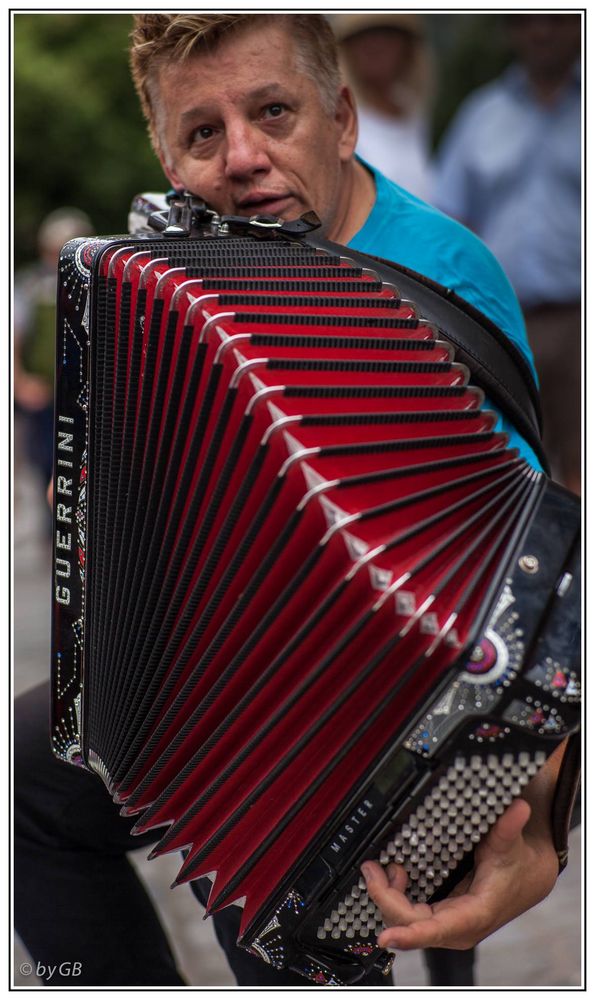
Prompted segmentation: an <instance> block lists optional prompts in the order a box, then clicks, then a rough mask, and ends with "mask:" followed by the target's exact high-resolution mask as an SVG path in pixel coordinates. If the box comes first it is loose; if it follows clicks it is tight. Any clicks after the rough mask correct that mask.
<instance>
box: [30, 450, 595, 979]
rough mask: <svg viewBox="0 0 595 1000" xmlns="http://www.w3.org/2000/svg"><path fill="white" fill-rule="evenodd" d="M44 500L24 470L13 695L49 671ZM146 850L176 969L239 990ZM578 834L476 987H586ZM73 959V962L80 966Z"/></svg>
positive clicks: (170, 866) (490, 950) (495, 947)
mask: <svg viewBox="0 0 595 1000" xmlns="http://www.w3.org/2000/svg"><path fill="white" fill-rule="evenodd" d="M44 514H45V511H43V510H42V509H41V504H40V500H39V494H38V491H37V489H36V485H35V483H34V481H33V479H32V474H31V472H30V471H29V469H28V468H27V466H25V465H23V463H22V462H21V463H19V464H18V467H17V476H16V482H15V558H14V565H15V593H14V598H15V680H14V690H15V694H18V693H20V692H21V691H25V690H26V689H27V688H29V687H32V686H33V685H35V684H38V683H39V682H40V681H42V680H44V679H45V678H46V677H47V674H48V670H49V627H50V626H49V616H50V611H49V607H50V605H49V597H50V550H49V542H48V541H47V539H46V537H45V534H44V533H43V529H42V528H41V527H40V525H42V524H43V515H44ZM145 854H146V851H139V852H137V853H136V854H135V855H134V856H133V858H134V862H135V864H136V865H137V866H138V868H139V870H140V872H141V874H142V877H143V879H144V881H145V883H146V885H147V886H148V888H149V891H150V893H151V894H152V896H153V898H154V901H155V905H156V907H157V909H158V911H159V914H160V916H161V919H162V922H163V924H164V926H165V927H166V929H167V932H168V934H169V937H170V940H171V942H172V946H173V950H174V952H175V954H176V957H177V960H178V967H179V969H180V971H181V973H182V975H184V977H185V978H186V980H187V981H188V984H189V985H192V986H201V987H208V986H220V987H225V986H228V987H229V986H234V985H235V980H234V978H233V976H232V974H231V972H230V971H229V969H228V967H227V963H226V961H225V958H224V956H223V952H222V951H221V949H220V948H219V947H218V945H217V943H216V941H215V937H214V934H213V929H212V926H211V923H210V921H208V920H203V919H202V911H201V909H200V907H199V906H198V903H197V902H196V900H195V899H194V897H193V896H192V894H191V892H190V890H189V889H188V887H187V886H180V887H179V888H177V889H176V890H175V891H173V892H172V891H170V889H169V886H170V884H171V882H172V880H173V878H174V876H175V874H176V873H177V870H178V868H179V860H178V858H177V857H176V856H175V855H171V856H167V857H164V858H159V859H157V860H155V861H151V862H148V861H146V860H145ZM581 884H582V882H581V863H580V829H577V830H575V831H574V832H573V834H572V840H571V853H570V862H569V864H568V868H567V869H566V871H565V872H564V874H563V875H562V876H561V878H560V880H559V882H558V884H557V886H556V888H555V890H554V892H553V893H552V894H551V896H550V897H549V898H548V899H547V900H545V901H544V902H543V903H542V904H541V905H540V906H538V907H536V908H535V909H533V910H531V911H530V913H527V914H525V915H524V916H523V917H520V918H519V919H518V920H517V921H515V922H514V923H512V924H509V925H508V926H507V927H503V928H502V929H501V930H500V931H498V932H497V933H496V934H494V935H493V936H492V937H491V938H489V939H488V940H487V941H485V942H484V943H483V944H482V945H481V946H480V947H479V949H478V959H477V972H476V982H477V985H478V986H484V987H490V986H500V987H516V986H519V987H528V986H530V987H538V986H543V987H548V986H549V987H552V986H553V987H579V986H580V984H581V926H582V920H581ZM74 957H75V956H73V960H74ZM27 960H28V956H27V954H26V952H25V951H24V949H23V947H22V945H21V944H20V942H19V941H18V940H17V941H16V942H15V956H14V970H15V971H14V981H15V985H16V986H22V987H23V986H27V987H32V986H39V987H40V988H42V987H41V983H39V982H38V981H36V980H35V977H33V976H23V975H22V974H21V973H20V972H19V968H20V966H21V964H22V963H23V962H26V961H27ZM395 970H396V971H395V975H396V982H397V983H398V985H399V986H400V987H408V986H413V987H415V986H418V987H419V986H424V985H425V984H426V978H425V970H424V966H423V963H422V959H421V956H420V955H419V953H417V952H411V953H408V954H403V955H400V956H399V957H398V958H397V962H396V966H395Z"/></svg>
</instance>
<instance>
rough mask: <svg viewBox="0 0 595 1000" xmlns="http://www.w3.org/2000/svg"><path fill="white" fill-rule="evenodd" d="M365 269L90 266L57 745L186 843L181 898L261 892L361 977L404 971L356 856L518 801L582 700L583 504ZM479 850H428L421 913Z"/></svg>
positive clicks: (282, 934)
mask: <svg viewBox="0 0 595 1000" xmlns="http://www.w3.org/2000/svg"><path fill="white" fill-rule="evenodd" d="M81 247H82V249H81ZM94 256H95V262H94V263H93V258H94ZM349 256H350V255H349V251H346V252H345V255H344V257H339V256H338V255H335V256H334V255H333V254H332V253H329V251H328V250H327V249H325V251H324V252H322V251H321V250H320V249H318V248H316V247H315V246H314V247H313V246H312V245H308V244H301V243H299V242H291V241H288V240H287V239H285V238H284V237H283V236H282V235H279V234H272V235H271V234H268V235H266V236H264V237H263V236H260V237H259V238H258V239H256V238H253V237H251V236H241V237H237V238H236V237H235V236H233V235H232V236H229V237H223V236H219V237H215V236H213V235H209V236H208V237H205V238H199V239H196V238H191V239H186V240H177V239H176V240H173V241H168V239H166V238H162V239H150V240H143V239H137V240H134V239H131V240H130V241H128V242H127V241H124V240H121V241H115V242H110V241H95V242H94V243H90V244H80V243H76V244H74V245H72V246H71V245H68V246H67V247H66V248H65V251H64V252H63V257H62V261H61V270H62V271H63V272H66V271H67V270H68V272H69V273H70V271H71V270H73V269H74V271H73V273H75V272H76V274H78V277H77V280H78V281H79V283H80V286H81V295H80V296H79V299H80V298H81V297H82V296H83V295H87V294H90V304H91V308H90V309H88V316H89V319H88V320H87V319H85V323H88V327H89V328H88V330H87V329H86V328H85V338H84V340H83V333H82V329H83V328H82V326H81V320H82V317H78V319H77V318H76V317H74V316H73V313H72V308H71V306H70V305H69V304H68V302H69V301H70V300H68V301H67V300H66V297H64V298H63V299H62V300H61V304H60V308H61V313H60V324H61V325H60V326H59V338H61V339H60V340H59V343H60V344H61V349H62V360H61V361H60V362H59V370H58V375H59V381H58V422H57V450H56V456H57V459H56V461H57V465H56V476H57V479H56V482H57V487H58V490H57V492H58V496H57V505H56V526H57V542H56V550H55V572H56V578H55V583H56V591H55V592H56V601H55V607H54V640H53V655H54V722H53V741H54V748H55V751H56V753H57V754H58V756H60V757H63V758H64V759H68V760H71V761H72V762H75V763H81V764H84V765H85V766H87V767H90V768H91V769H93V770H96V771H97V772H98V773H99V774H101V775H102V777H103V779H104V781H105V782H106V784H107V785H108V787H109V789H110V791H111V793H112V795H113V796H114V798H115V799H116V801H118V802H119V803H120V804H121V805H122V807H123V811H124V812H125V813H127V814H130V815H135V816H136V817H137V819H136V827H135V829H136V830H137V832H143V831H146V830H148V829H152V828H155V829H156V836H157V835H158V836H159V842H158V844H157V847H156V848H155V850H154V852H153V853H154V855H158V854H160V853H163V852H165V851H170V850H175V849H177V848H181V847H184V848H187V854H186V857H185V860H184V863H183V865H182V868H181V870H180V873H179V875H178V879H177V881H185V880H188V879H191V878H196V877H199V876H202V875H204V874H207V873H215V875H214V878H215V882H214V888H213V891H212V894H211V900H210V907H211V909H216V908H218V907H220V906H223V905H228V904H230V903H232V902H234V900H237V899H241V901H242V905H243V917H242V927H241V935H242V937H241V940H242V943H243V944H244V946H245V947H248V948H249V949H251V950H252V951H253V952H254V953H256V954H259V955H260V956H261V957H266V958H267V959H268V960H270V961H273V963H274V964H275V963H276V964H279V965H280V966H288V967H291V968H294V969H297V970H298V971H300V972H301V973H302V974H303V975H306V976H309V977H311V978H316V977H318V980H320V977H321V976H322V977H323V978H325V979H326V981H329V982H343V983H349V982H353V981H354V980H356V979H357V978H358V977H359V976H360V975H362V974H363V972H364V971H365V969H366V968H369V967H370V966H371V965H373V964H377V965H378V966H379V967H380V966H382V965H384V964H386V956H385V955H384V954H383V953H382V952H381V951H380V949H378V948H377V947H375V945H374V941H373V935H374V934H375V933H376V931H377V930H378V928H379V926H380V923H379V921H380V919H381V918H380V915H379V914H378V913H377V912H376V911H374V909H373V908H372V909H371V910H370V913H369V914H368V916H367V917H366V918H365V919H363V918H360V917H358V919H357V921H355V920H354V922H353V923H352V924H351V925H350V926H349V927H347V924H345V926H343V924H341V926H339V925H336V924H335V922H334V920H333V919H332V918H331V914H332V913H334V912H335V910H334V907H335V906H336V905H338V903H339V902H340V903H341V905H342V906H344V905H346V904H345V903H344V902H343V901H344V900H347V901H348V902H349V901H350V900H351V902H353V900H355V898H356V895H353V894H352V890H353V892H354V893H356V894H357V892H358V891H359V890H358V889H357V880H358V874H357V873H358V864H359V862H360V861H361V860H362V859H363V858H365V857H369V856H381V857H382V856H386V857H388V856H389V854H388V853H387V851H386V850H385V845H386V844H388V845H389V847H390V846H391V845H392V847H391V850H394V852H395V854H394V856H397V855H396V852H397V851H398V850H400V847H399V845H398V843H397V841H398V839H399V837H401V836H402V835H401V832H400V831H402V830H403V829H405V826H406V821H407V817H408V816H409V815H410V813H411V810H412V809H414V810H417V812H416V816H418V814H419V816H421V815H422V813H423V809H424V808H425V807H424V805H423V803H424V801H425V800H426V799H427V800H428V801H432V802H433V801H434V799H433V798H432V795H433V790H434V789H437V788H438V785H437V784H436V782H438V781H440V780H445V781H446V778H441V777H440V775H445V774H446V773H447V772H448V773H449V774H450V773H451V771H452V774H455V773H459V772H458V771H457V767H458V768H460V769H461V768H462V769H463V770H464V769H465V768H471V769H473V768H476V764H475V763H473V764H472V763H471V762H472V761H476V760H479V761H480V765H477V766H478V767H484V769H485V768H487V771H486V773H487V772H489V773H490V774H492V775H497V776H498V778H497V779H494V780H498V781H499V780H502V782H503V786H502V792H501V794H499V797H498V796H496V798H494V802H495V803H496V805H497V807H498V809H500V811H501V810H502V809H503V808H504V804H505V802H507V801H510V799H511V797H512V796H514V794H518V791H515V789H517V787H518V788H519V789H520V787H521V784H522V782H525V781H527V780H529V777H530V774H531V773H533V771H534V770H535V769H536V768H537V766H538V765H539V763H540V762H542V761H543V760H545V758H546V756H547V754H548V753H549V752H550V751H551V749H553V747H554V746H555V745H557V743H558V742H559V741H560V740H561V739H563V738H564V736H565V735H566V734H567V733H568V732H570V731H571V730H572V729H573V728H574V727H575V726H576V721H577V713H578V673H577V664H576V662H575V654H574V652H567V651H565V653H564V655H562V654H560V652H559V647H560V642H559V634H560V626H559V623H558V624H557V625H556V627H555V628H554V625H553V624H552V625H551V626H550V624H549V622H550V619H551V616H550V611H549V608H550V607H552V606H553V604H552V596H551V595H552V594H554V593H555V592H556V587H557V586H558V585H559V581H560V579H565V575H564V574H566V576H567V577H568V578H569V580H572V579H573V574H575V573H576V570H575V569H571V568H570V567H571V562H570V559H571V556H570V551H571V549H572V547H573V544H574V540H575V538H576V535H577V530H578V521H577V517H576V512H575V510H574V508H573V506H572V503H571V502H570V501H569V499H568V497H567V496H566V495H565V494H564V493H563V492H562V491H560V490H557V489H556V488H554V487H552V486H551V485H546V484H545V482H544V477H543V476H542V475H539V474H537V473H535V472H533V471H532V470H531V469H530V468H529V466H527V464H526V463H525V462H524V461H523V460H522V459H520V458H519V457H518V453H517V452H516V451H515V450H514V449H511V448H510V447H509V446H508V440H507V437H506V435H505V434H504V433H502V432H501V431H500V430H499V424H498V423H497V417H496V415H495V414H494V413H492V412H490V409H489V407H488V406H487V405H486V402H485V399H484V395H483V392H482V391H481V390H480V389H478V388H476V387H475V386H474V385H472V384H470V373H469V370H468V368H467V367H466V366H465V365H463V364H461V363H460V362H459V361H458V360H457V358H456V355H455V353H454V350H453V348H452V347H451V346H450V343H449V330H448V321H449V316H448V313H446V314H445V321H444V322H442V321H441V322H440V324H438V325H437V324H435V323H427V322H426V321H425V320H424V319H423V318H422V317H423V312H422V311H421V310H419V308H418V307H417V306H416V305H415V303H414V302H405V301H402V300H401V296H400V293H399V275H398V273H397V272H395V280H394V284H387V283H386V272H385V271H383V280H381V279H380V278H379V277H378V276H377V274H375V271H374V266H375V265H374V262H373V261H372V260H369V261H367V260H364V259H360V258H359V255H355V256H357V257H358V260H357V262H355V263H354V262H353V260H350V259H349ZM85 261H86V264H85V267H83V266H82V264H81V262H85ZM91 265H92V266H91ZM77 267H78V272H77V271H76V268H77ZM452 322H453V323H456V314H455V317H453V318H452ZM76 323H78V327H76ZM79 328H80V329H81V336H80V337H79V336H78V335H77V336H75V337H74V338H73V337H71V333H70V331H71V329H74V332H75V333H77V331H78V329H79ZM454 332H455V333H456V330H455V331H454ZM87 334H88V336H87ZM69 338H70V340H71V341H72V343H71V342H70V340H69ZM87 339H88V341H89V343H90V348H89V355H88V356H87V355H86V354H85V353H84V352H83V351H82V350H81V349H80V344H81V343H83V342H86V340H87ZM454 339H455V340H456V336H455V337H454ZM75 343H76V345H79V346H78V347H75ZM75 350H78V351H79V354H80V360H79V370H78V372H77V371H76V370H75V367H74V366H73V365H72V363H70V364H69V361H70V358H71V356H72V357H74V352H75ZM69 352H70V353H69ZM87 400H88V402H87ZM87 437H88V455H87ZM60 462H62V465H60ZM62 469H68V470H71V469H72V470H73V471H72V472H70V471H69V476H70V478H69V479H66V477H65V476H63V477H62V479H58V476H59V475H60V473H61V470H62ZM77 474H78V475H79V478H78V480H77V481H76V486H75V485H74V481H75V478H76V475H77ZM68 484H70V485H68ZM60 489H62V491H63V493H64V496H66V495H67V493H66V490H67V489H70V495H72V496H73V499H72V501H69V503H70V506H67V504H66V503H64V502H63V501H62V500H61V497H60V495H59V491H60ZM75 493H76V496H74V494H75ZM561 511H563V512H564V514H563V516H562V515H561ZM75 519H76V532H77V540H78V548H77V550H76V555H75V554H74V553H73V554H72V555H69V556H68V557H66V555H65V554H63V552H62V551H61V550H62V549H64V551H65V550H66V547H67V544H68V545H69V546H71V544H72V543H71V537H72V532H70V534H69V533H67V529H70V526H72V525H74V524H75ZM552 524H553V527H552ZM546 525H547V528H546V527H545V526H546ZM73 530H74V529H73ZM526 546H529V548H528V549H527V548H526ZM523 553H525V554H524V555H523ZM534 565H537V569H536V570H535V571H533V570H532V569H531V567H533V566H534ZM565 586H566V590H565V591H564V593H565V594H566V592H568V593H569V594H571V595H574V594H575V592H576V591H575V590H573V588H572V586H570V585H565ZM572 599H573V600H575V597H573V598H572ZM558 601H560V598H558ZM566 601H568V602H569V606H570V598H569V597H566ZM556 606H558V605H556ZM544 608H546V609H547V610H545V611H544ZM521 610H522V615H521V614H520V612H521ZM575 617H576V616H574V618H575ZM574 618H573V612H572V611H571V612H570V615H569V619H572V620H574ZM552 620H553V619H552ZM556 621H557V619H556ZM575 631H576V630H575ZM544 636H547V642H546V639H544ZM556 637H558V638H556ZM535 643H537V644H536V645H535V649H536V650H537V649H539V651H540V652H539V660H537V659H536V657H537V653H535V654H534V653H533V652H532V650H533V646H534V644H535ZM544 643H546V646H545V648H548V646H547V643H549V644H550V646H549V648H551V647H552V643H557V645H556V656H557V657H558V659H556V660H555V664H556V667H555V670H554V669H553V668H551V667H550V666H548V665H543V664H542V661H543V649H544ZM550 659H551V658H550ZM544 662H545V661H544ZM552 662H553V661H552ZM534 677H535V678H538V684H536V683H535V681H534V680H533V678H534ZM554 677H555V681H554V679H553V678H554ZM83 679H84V683H83ZM544 685H545V687H544ZM544 691H545V692H546V693H547V700H544ZM563 692H568V693H567V694H565V693H563ZM444 706H449V707H448V709H445V708H444ZM486 754H491V755H492V756H491V757H490V758H489V760H490V761H492V763H491V764H489V766H488V765H487V764H486V763H485V761H487V760H488V757H487V756H486ZM506 755H508V756H506ZM505 758H506V761H507V760H508V759H509V758H511V759H513V761H516V760H518V761H519V763H518V764H517V763H515V764H514V765H513V766H514V767H515V768H517V770H518V774H519V778H518V781H517V783H516V784H514V783H513V785H510V781H509V778H508V777H506V775H507V774H508V773H509V772H508V771H507V767H508V764H506V763H505V762H504V761H505ZM481 761H484V763H483V764H482V763H481ZM494 761H495V762H496V763H494ZM527 761H528V763H527ZM455 764H456V766H455ZM449 768H450V770H449ZM490 768H491V770H490ZM532 769H533V771H532ZM466 773H467V772H466V771H465V774H466ZM475 773H476V772H475V771H473V774H475ZM478 773H479V772H478ZM481 773H482V774H483V771H482V772H481ZM511 773H512V772H511ZM516 773H517V772H516V771H515V774H516ZM502 776H503V777H502ZM449 780H450V779H449ZM454 780H455V779H454V778H453V781H454ZM477 780H480V779H477ZM490 780H492V779H490ZM515 780H516V779H515ZM473 782H476V779H475V778H473V780H472V781H470V783H471V784H473ZM519 782H521V784H519ZM468 783H469V782H468ZM455 786H456V782H455V785H453V788H455ZM449 787H450V786H449ZM473 787H475V785H474V786H473ZM511 787H512V788H513V791H512V792H511V791H510V790H509V789H510V788H511ZM455 790H456V788H455ZM437 794H438V793H437ZM453 794H454V793H453ZM432 808H434V807H432ZM465 808H466V807H465V805H464V803H463V802H462V801H461V806H460V809H461V816H466V815H467V813H466V812H465ZM490 808H491V812H490V813H489V816H490V822H493V821H494V820H495V818H496V816H497V811H495V809H496V806H494V808H492V807H490ZM354 816H357V817H359V818H358V820H357V823H355V824H354V820H353V817H354ZM350 817H352V818H351V819H350ZM464 822H465V823H467V822H468V821H467V819H465V821H464ZM482 823H484V825H485V821H484V820H483V819H482ZM356 827H357V829H356ZM488 827H489V823H488ZM461 830H462V827H461ZM473 836H474V837H475V833H474V834H473ZM391 837H392V838H394V839H393V840H391ZM465 837H466V838H467V839H465ZM470 837H471V834H469V835H468V834H467V833H465V834H463V833H461V834H460V842H461V843H464V847H463V848H461V849H460V850H459V848H458V847H457V849H456V852H455V853H456V864H455V865H454V867H453V868H448V870H447V869H445V868H444V861H443V860H441V858H440V857H439V856H438V854H437V855H436V856H435V857H434V855H433V854H432V850H433V849H432V848H431V845H428V848H427V849H428V852H429V854H428V857H431V858H432V859H433V860H432V861H431V864H430V865H429V866H428V865H427V864H426V866H425V868H423V866H422V868H418V867H415V866H414V865H412V864H411V863H410V861H407V862H406V863H407V864H408V865H409V868H408V871H409V874H410V879H411V889H410V892H411V894H412V898H416V899H423V898H427V897H428V898H431V896H432V894H433V893H434V892H438V891H440V892H441V891H445V889H446V888H448V886H449V885H450V884H451V882H452V878H453V877H454V875H453V874H452V873H453V872H455V871H456V870H461V871H462V870H463V867H464V865H465V864H468V863H469V858H470V857H471V852H472V845H473V843H475V841H474V840H472V839H469V838H470ZM461 838H462V839H461ZM437 850H438V848H437ZM439 850H442V851H444V850H446V848H445V847H444V845H443V844H442V845H441V846H439ZM391 856H392V855H391ZM409 857H410V855H409V854H407V858H409ZM432 865H433V866H434V867H432ZM434 868H435V869H436V870H435V871H434ZM427 872H430V874H429V875H428V874H427ZM449 880H450V881H449ZM343 923H345V922H343ZM329 928H330V929H329ZM370 935H372V940H370ZM354 942H355V946H356V947H357V949H358V950H357V953H356V952H354Z"/></svg>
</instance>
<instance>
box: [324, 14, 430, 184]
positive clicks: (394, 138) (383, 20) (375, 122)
mask: <svg viewBox="0 0 595 1000" xmlns="http://www.w3.org/2000/svg"><path fill="white" fill-rule="evenodd" d="M331 23H332V27H333V31H334V32H335V37H336V38H337V41H338V42H339V52H340V56H341V62H342V69H343V72H344V75H345V77H346V79H347V82H348V83H349V85H350V87H351V89H352V90H353V92H354V95H355V98H356V101H357V106H358V125H359V134H358V141H357V147H356V153H358V154H359V156H361V157H362V159H364V160H367V161H368V162H369V163H371V164H372V165H373V166H375V167H378V169H379V170H381V171H382V173H383V174H384V175H385V176H386V177H389V178H390V180H392V181H394V182H395V183H396V184H399V185H400V186H401V187H404V188H406V189H407V191H410V192H411V194H414V195H416V196H417V197H418V198H424V199H427V198H428V197H429V195H430V191H431V183H430V146H429V126H428V118H427V113H428V106H429V103H430V98H431V94H432V84H433V66H432V58H431V53H430V50H429V47H428V45H427V42H426V38H425V32H424V22H423V19H422V18H421V17H420V16H419V15H418V14H403V13H393V12H391V11H386V12H385V13H374V14H367V13H362V12H359V13H357V14H337V15H336V16H334V17H333V18H332V20H331Z"/></svg>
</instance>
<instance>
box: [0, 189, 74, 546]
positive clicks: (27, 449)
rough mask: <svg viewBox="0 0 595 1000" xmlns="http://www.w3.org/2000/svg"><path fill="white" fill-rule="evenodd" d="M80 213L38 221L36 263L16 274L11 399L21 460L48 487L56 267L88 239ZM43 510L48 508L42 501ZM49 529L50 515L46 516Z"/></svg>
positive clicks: (63, 211)
mask: <svg viewBox="0 0 595 1000" xmlns="http://www.w3.org/2000/svg"><path fill="white" fill-rule="evenodd" d="M92 233H93V226H92V224H91V221H90V220H89V218H88V217H87V216H86V215H85V213H84V212H80V211H79V210H78V209H76V208H59V209H57V210H56V211H55V212H52V213H51V214H50V215H48V216H47V217H46V218H45V219H44V221H43V222H42V224H41V226H40V228H39V232H38V236H37V240H38V248H39V260H38V261H36V263H34V264H33V265H32V266H30V267H28V268H26V269H24V270H23V271H21V272H20V274H17V276H16V279H15V294H14V400H15V409H16V415H17V419H18V421H19V423H20V426H21V435H22V437H21V439H22V443H23V450H24V457H25V459H26V460H27V461H28V463H29V465H30V466H31V468H32V469H33V471H34V472H35V474H36V478H37V479H38V481H39V485H40V487H41V488H42V489H43V492H44V494H45V490H46V489H47V486H48V483H49V481H50V479H51V476H52V461H53V436H54V355H55V342H56V268H57V265H58V256H59V253H60V250H61V249H62V247H63V246H64V244H65V243H67V242H68V240H71V239H73V237H75V236H90V235H91V234H92ZM43 506H44V510H45V509H46V505H45V503H44V505H43ZM47 523H48V530H49V529H50V518H49V511H48V517H47Z"/></svg>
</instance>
